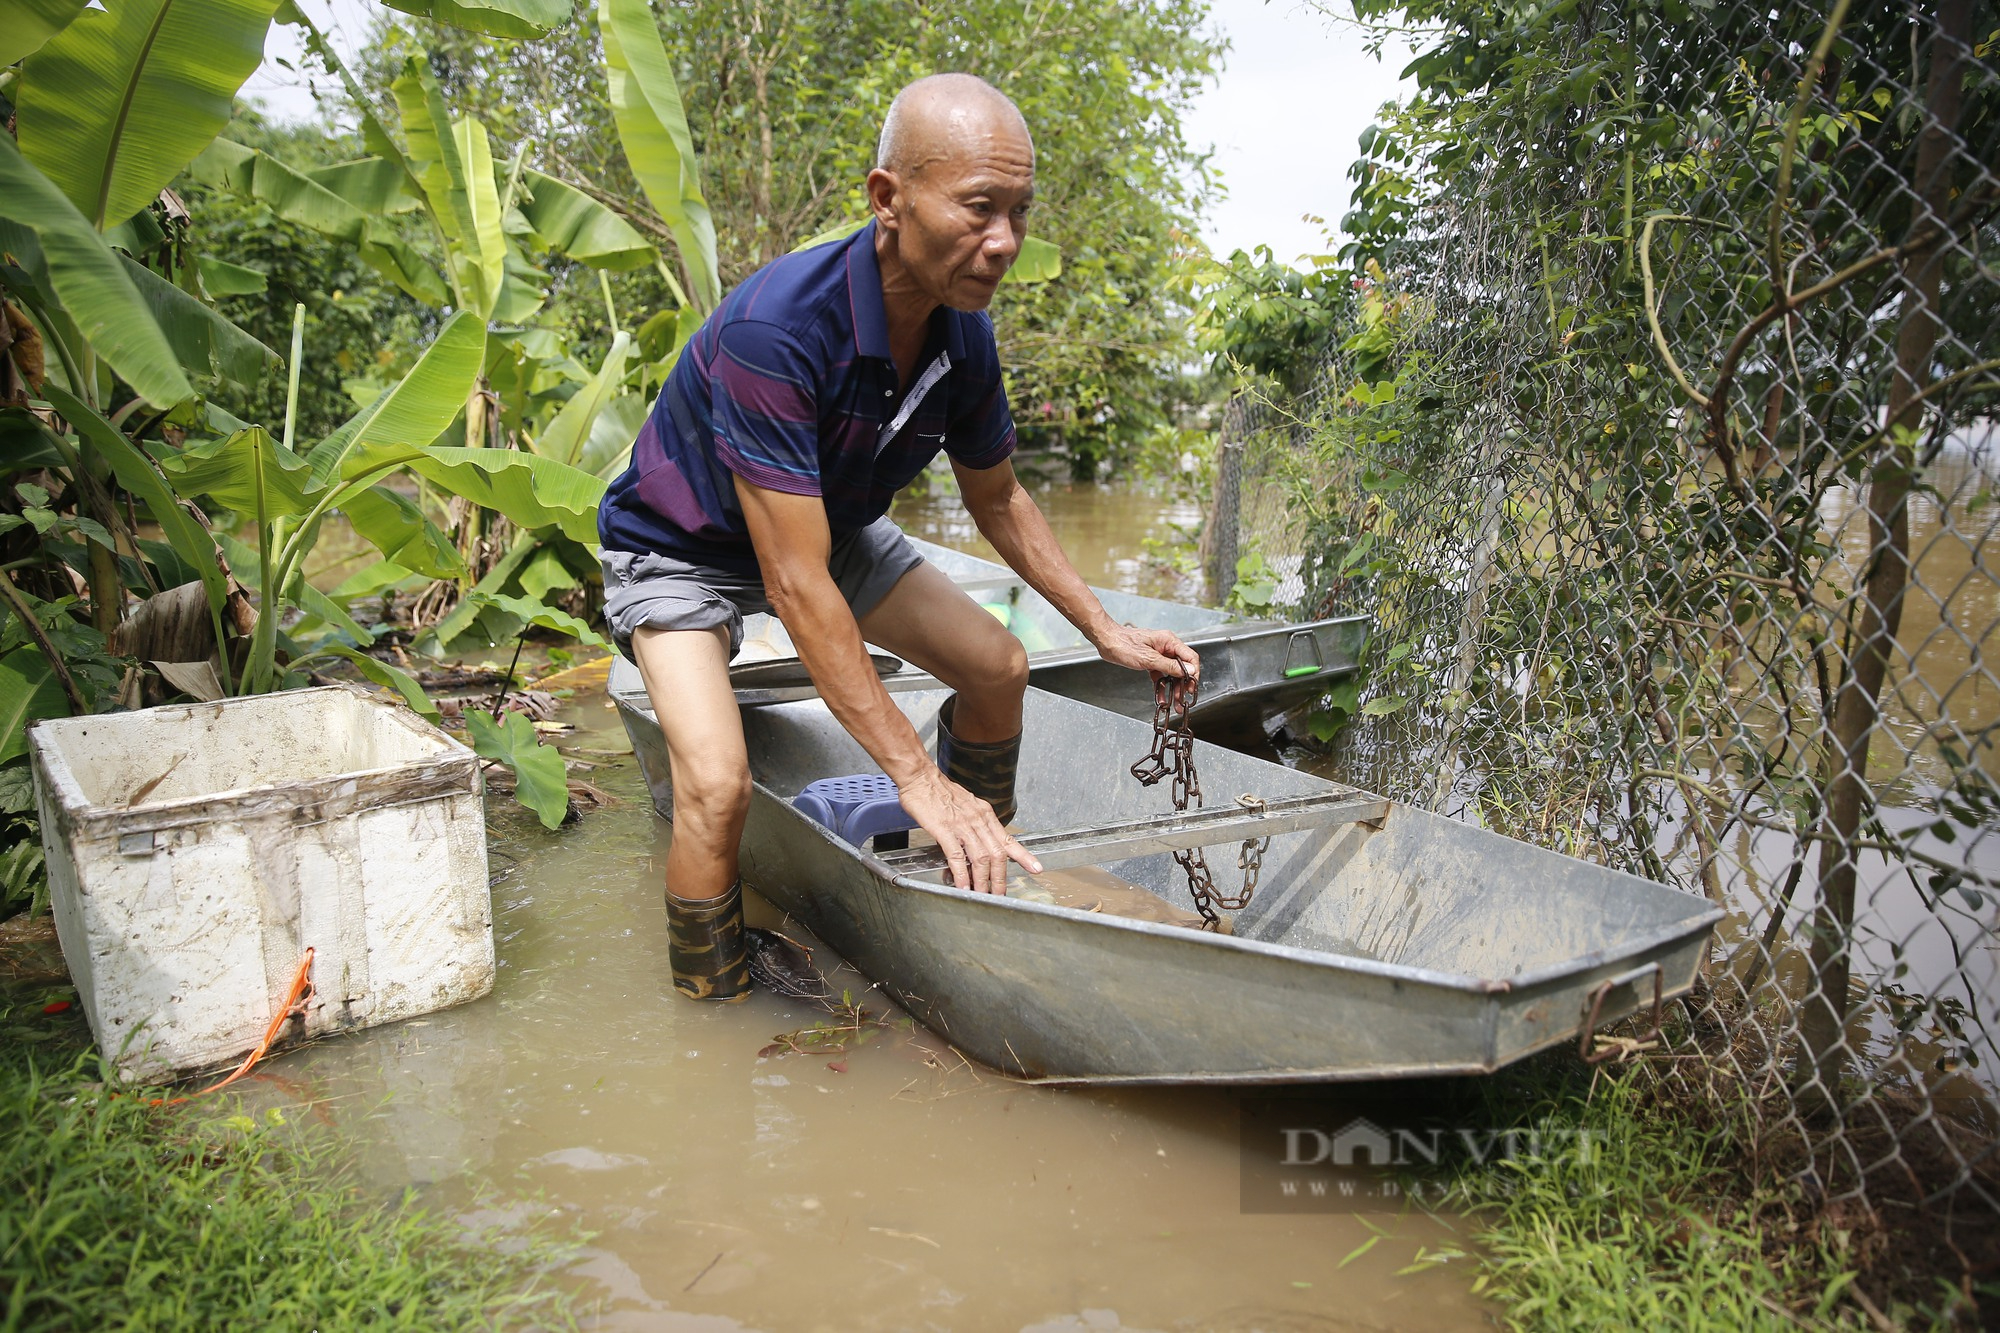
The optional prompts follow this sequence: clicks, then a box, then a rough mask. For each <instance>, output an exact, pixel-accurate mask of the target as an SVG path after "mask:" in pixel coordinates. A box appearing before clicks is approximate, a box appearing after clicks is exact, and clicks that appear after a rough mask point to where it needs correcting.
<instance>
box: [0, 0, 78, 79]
mask: <svg viewBox="0 0 2000 1333" xmlns="http://www.w3.org/2000/svg"><path fill="white" fill-rule="evenodd" d="M88 2H89V0H14V3H13V4H11V5H9V6H8V15H7V27H6V28H4V29H0V69H4V68H5V67H6V66H8V65H11V64H13V63H14V62H15V61H17V60H25V59H26V58H27V57H29V56H31V55H33V54H34V53H35V52H37V51H39V50H41V49H42V47H43V46H45V45H47V43H48V40H49V38H51V37H53V36H55V35H56V34H57V33H59V32H61V31H62V30H63V29H64V28H67V27H68V26H69V25H70V24H71V23H72V22H74V21H75V19H76V16H77V15H78V14H81V13H82V12H83V7H84V5H85V4H87V3H88Z"/></svg>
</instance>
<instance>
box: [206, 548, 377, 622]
mask: <svg viewBox="0 0 2000 1333" xmlns="http://www.w3.org/2000/svg"><path fill="white" fill-rule="evenodd" d="M216 544H217V545H219V546H220V547H222V553H223V554H224V555H226V556H228V557H229V563H230V565H231V566H233V567H234V568H235V569H236V571H237V575H236V577H237V581H238V582H239V583H241V584H242V585H243V586H244V587H246V588H249V589H250V590H251V591H253V592H255V593H256V594H257V600H258V602H259V603H260V604H261V605H263V606H265V607H277V608H278V612H279V614H280V615H282V614H283V606H282V604H283V603H287V602H289V603H290V604H291V605H293V606H295V607H297V608H298V609H299V610H300V611H301V612H302V613H303V614H304V615H305V616H306V617H307V619H306V620H305V621H302V622H300V624H298V625H294V626H291V627H290V628H289V632H290V633H292V634H302V633H303V632H305V631H306V630H309V629H310V628H311V624H310V622H311V621H314V620H319V621H324V622H325V623H326V624H328V625H331V626H333V628H334V629H336V630H339V631H340V632H341V633H342V634H345V635H347V636H348V637H349V638H351V639H353V640H354V641H355V642H356V643H373V642H374V641H375V635H374V634H373V633H372V632H371V631H369V630H368V629H367V628H366V627H365V626H363V625H362V624H361V622H360V621H358V620H356V619H355V618H354V617H353V616H351V615H349V614H348V612H347V608H346V607H344V606H342V605H341V604H340V603H339V602H337V601H335V600H334V599H333V598H331V597H329V596H327V595H326V594H325V593H323V592H321V591H320V590H319V589H318V588H315V587H313V585H312V584H310V583H308V582H306V578H305V575H303V574H295V575H293V576H292V578H291V580H290V582H289V584H288V586H287V587H286V588H285V593H284V596H282V597H269V596H266V595H265V593H264V584H263V576H262V574H261V573H260V570H261V568H262V565H261V563H260V562H259V561H258V559H257V552H256V551H255V550H254V549H253V548H251V547H249V546H247V545H245V544H244V543H242V542H240V541H238V540H236V538H234V537H232V536H230V535H229V534H228V533H226V532H225V533H218V534H216ZM329 646H330V645H329Z"/></svg>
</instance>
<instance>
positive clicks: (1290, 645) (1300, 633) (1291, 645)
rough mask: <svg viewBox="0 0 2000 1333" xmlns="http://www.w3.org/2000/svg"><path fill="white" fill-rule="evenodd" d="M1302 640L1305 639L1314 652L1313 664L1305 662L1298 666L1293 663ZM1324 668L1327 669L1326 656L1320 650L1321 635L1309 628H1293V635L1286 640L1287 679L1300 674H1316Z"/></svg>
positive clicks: (1285, 672) (1285, 671)
mask: <svg viewBox="0 0 2000 1333" xmlns="http://www.w3.org/2000/svg"><path fill="white" fill-rule="evenodd" d="M1301 640H1304V642H1305V645H1306V647H1307V649H1308V650H1310V651H1311V653H1312V663H1311V665H1307V664H1306V663H1304V662H1301V663H1299V664H1298V665H1297V666H1294V665H1292V659H1293V657H1294V656H1295V655H1296V654H1297V651H1298V647H1299V642H1300V641H1301ZM1324 670H1326V657H1325V656H1324V655H1323V654H1322V653H1321V652H1320V650H1319V636H1318V635H1317V634H1314V633H1313V632H1312V631H1311V630H1309V629H1298V630H1293V631H1292V637H1291V638H1289V639H1287V640H1285V668H1284V677H1285V679H1286V680H1294V679H1296V678H1298V677H1300V676H1314V675H1318V674H1319V673H1320V672H1322V671H1324Z"/></svg>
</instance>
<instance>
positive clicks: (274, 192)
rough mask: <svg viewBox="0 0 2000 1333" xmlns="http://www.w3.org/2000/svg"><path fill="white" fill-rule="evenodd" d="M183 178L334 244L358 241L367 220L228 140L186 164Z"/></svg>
mask: <svg viewBox="0 0 2000 1333" xmlns="http://www.w3.org/2000/svg"><path fill="white" fill-rule="evenodd" d="M187 170H188V175H190V176H192V177H193V178H194V179H195V180H198V181H200V182H201V183H202V184H203V185H208V186H212V187H214V188H216V189H223V190H228V191H230V192H231V193H234V194H237V195H241V196H242V197H243V198H246V199H255V200H256V201H257V202H258V203H260V204H263V205H264V206H265V207H266V208H269V209H270V210H271V211H272V212H273V213H275V214H277V215H278V216H279V217H281V218H283V219H284V220H285V221H287V222H291V223H295V224H297V225H298V226H301V227H307V228H310V229H311V230H313V231H316V232H319V233H321V234H322V235H325V236H331V237H334V238H335V239H336V240H342V241H348V242H353V243H358V242H360V241H361V240H362V239H363V238H364V237H365V236H366V235H367V227H368V215H367V214H366V212H364V211H363V210H362V209H361V208H359V207H357V206H356V205H354V204H353V203H351V202H349V201H348V200H347V199H345V198H343V197H342V196H340V195H339V194H336V193H335V192H334V191H332V190H330V189H328V188H327V187H326V186H325V185H324V184H322V183H321V182H319V181H316V180H314V179H313V178H312V177H310V176H308V175H306V174H305V173H304V172H302V171H299V170H298V169H297V168H295V167H292V166H289V165H287V164H286V163H284V162H280V161H279V160H278V159H277V158H275V157H272V156H271V155H270V154H269V153H265V152H260V151H259V150H257V149H255V148H249V147H246V146H244V145H243V144H240V143H237V142H236V141H235V140H233V139H217V140H215V142H213V143H211V144H209V145H208V147H206V148H204V149H202V151H201V153H200V155H199V156H197V157H196V158H195V159H194V161H192V162H190V163H188V168H187Z"/></svg>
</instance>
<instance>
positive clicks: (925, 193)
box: [896, 116, 1035, 310]
mask: <svg viewBox="0 0 2000 1333" xmlns="http://www.w3.org/2000/svg"><path fill="white" fill-rule="evenodd" d="M940 149H941V151H940V152H939V153H938V155H936V156H934V157H932V158H931V159H930V160H929V161H928V162H926V163H925V164H924V165H923V166H922V167H921V169H919V170H917V171H916V172H914V173H913V174H911V175H910V176H908V177H907V178H902V179H900V180H899V181H898V188H897V190H896V194H897V197H898V200H899V202H900V207H899V208H897V210H896V216H897V226H896V236H897V251H898V254H899V255H900V257H901V259H902V261H903V264H904V266H905V268H906V270H907V271H908V273H909V276H910V277H911V278H912V279H913V280H914V281H915V282H916V283H917V285H918V287H919V288H920V289H921V290H922V291H923V293H924V295H925V296H927V297H929V298H930V299H931V300H934V301H936V302H938V303H939V304H940V305H947V306H950V307H951V308H952V309H954V310H984V309H985V308H986V307H987V306H988V305H989V304H991V303H992V300H993V293H994V292H995V291H996V290H998V288H999V286H1000V279H1001V278H1003V277H1005V276H1006V273H1007V269H1008V268H1009V267H1010V266H1011V265H1012V264H1013V262H1014V258H1015V256H1017V255H1019V254H1020V253H1021V242H1022V241H1023V240H1025V239H1026V238H1027V235H1028V209H1029V206H1030V205H1031V204H1032V203H1033V202H1034V194H1035V150H1034V146H1033V145H1032V144H1031V143H1030V142H1029V141H1028V138H1027V136H1026V135H1025V134H1023V133H1022V132H1021V129H1020V127H1019V126H1018V124H1013V123H1009V120H1008V118H1004V117H999V116H991V117H978V118H973V117H968V118H966V119H963V120H960V121H958V122H957V123H956V124H954V125H952V126H951V132H950V133H948V134H947V135H946V136H944V141H943V143H942V144H940Z"/></svg>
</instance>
